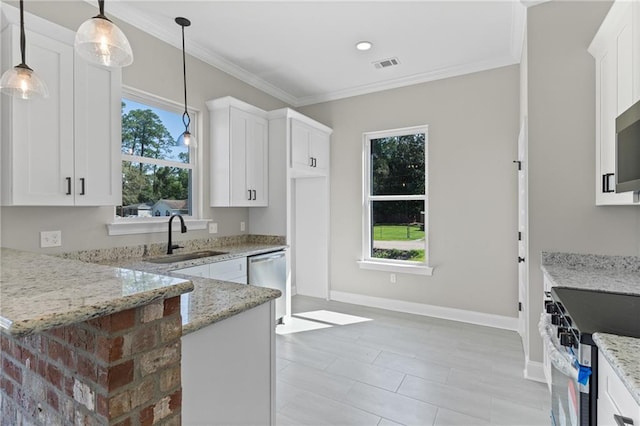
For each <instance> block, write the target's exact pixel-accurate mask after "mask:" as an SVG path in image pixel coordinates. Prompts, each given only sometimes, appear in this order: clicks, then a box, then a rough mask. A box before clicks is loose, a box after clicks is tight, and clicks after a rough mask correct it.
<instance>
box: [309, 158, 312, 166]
mask: <svg viewBox="0 0 640 426" xmlns="http://www.w3.org/2000/svg"><path fill="white" fill-rule="evenodd" d="M309 167H313V157H309Z"/></svg>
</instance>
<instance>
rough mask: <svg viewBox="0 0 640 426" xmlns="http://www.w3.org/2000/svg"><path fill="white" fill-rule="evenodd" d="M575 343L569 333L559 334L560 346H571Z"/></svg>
mask: <svg viewBox="0 0 640 426" xmlns="http://www.w3.org/2000/svg"><path fill="white" fill-rule="evenodd" d="M575 342H576V339H575V337H573V334H571V333H561V334H560V344H561V345H562V346H573V344H574V343H575Z"/></svg>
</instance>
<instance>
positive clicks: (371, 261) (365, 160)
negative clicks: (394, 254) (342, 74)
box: [358, 124, 433, 275]
mask: <svg viewBox="0 0 640 426" xmlns="http://www.w3.org/2000/svg"><path fill="white" fill-rule="evenodd" d="M418 133H424V156H425V159H424V160H425V161H424V165H425V171H424V180H425V182H424V188H425V193H424V194H420V195H372V194H371V192H372V191H371V184H372V182H371V178H372V174H371V140H374V139H381V138H386V137H393V136H404V135H413V134H418ZM362 139H363V144H362V147H363V149H362V256H361V259H360V260H359V261H358V265H359V266H360V268H362V269H372V270H379V271H387V272H400V273H409V274H418V275H432V273H433V268H432V267H431V266H429V262H430V259H431V257H430V254H429V237H430V233H429V216H430V215H429V196H428V194H429V154H428V152H429V126H428V125H426V124H425V125H420V126H411V127H403V128H398V129H391V130H381V131H374V132H364V133H363V134H362ZM415 200H418V201H423V202H424V211H425V215H424V230H425V243H424V259H425V260H424V262H415V261H409V260H397V259H382V258H376V257H372V256H371V252H372V241H373V239H372V236H371V232H372V227H371V225H372V223H371V218H372V214H371V213H372V205H373V202H374V201H415Z"/></svg>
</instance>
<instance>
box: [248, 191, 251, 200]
mask: <svg viewBox="0 0 640 426" xmlns="http://www.w3.org/2000/svg"><path fill="white" fill-rule="evenodd" d="M247 191H249V198H248V200H249V201H251V190H250V189H247Z"/></svg>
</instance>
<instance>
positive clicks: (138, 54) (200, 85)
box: [0, 1, 287, 253]
mask: <svg viewBox="0 0 640 426" xmlns="http://www.w3.org/2000/svg"><path fill="white" fill-rule="evenodd" d="M4 3H7V4H10V5H12V6H17V5H18V3H17V2H4ZM96 4H97V2H96ZM25 10H26V11H27V12H30V13H33V14H35V15H38V16H41V17H43V18H45V19H48V20H49V21H52V22H55V23H57V24H60V25H62V26H65V27H67V28H70V29H72V30H73V31H75V30H76V29H77V28H78V27H79V26H80V24H81V23H82V22H84V21H85V20H86V19H88V18H89V17H91V16H94V15H96V13H97V7H96V5H91V4H88V3H86V2H83V1H72V2H62V1H55V2H53V1H27V2H25ZM107 14H108V2H107ZM115 21H116V23H117V25H118V26H119V27H120V28H121V29H122V30H123V31H124V33H125V34H126V35H127V38H128V39H129V42H130V43H131V47H132V49H133V53H134V58H135V60H134V63H133V65H131V66H129V67H127V68H124V70H123V83H124V84H125V85H127V86H130V87H133V88H135V89H139V90H143V91H146V92H149V93H153V94H155V95H158V96H161V97H163V98H166V99H170V100H173V101H175V102H178V103H182V102H184V94H183V85H182V53H181V50H179V49H176V48H174V47H172V46H170V45H168V44H166V43H164V42H162V41H160V40H158V39H156V38H154V37H152V36H150V35H149V34H147V33H144V32H142V31H140V30H138V29H137V28H134V27H132V26H131V25H128V24H126V23H123V22H121V21H118V20H115ZM167 25H173V26H175V33H176V38H177V39H178V40H180V37H181V33H180V27H179V26H178V25H177V24H175V23H174V22H173V20H170V21H168V22H167ZM186 37H188V31H187V33H186ZM187 79H188V80H187V88H188V90H189V103H190V106H192V107H194V108H196V109H199V110H200V112H201V114H200V117H201V119H202V120H203V124H204V125H203V126H202V129H203V134H201V135H199V138H198V139H199V141H200V147H199V148H198V149H202V150H203V159H204V164H205V167H204V182H205V185H204V203H203V204H204V207H203V214H204V217H205V218H212V219H213V220H214V221H215V222H217V223H218V230H219V233H218V234H216V235H236V234H240V233H241V232H240V222H241V221H244V222H246V223H247V224H248V223H249V215H248V210H247V209H246V208H217V209H212V208H210V207H207V206H208V205H209V185H208V184H207V183H206V182H207V181H208V179H209V169H208V167H206V163H207V159H208V158H209V150H208V139H209V119H208V113H207V107H206V105H205V102H206V101H207V100H209V99H214V98H218V97H221V96H227V95H231V96H234V97H236V98H238V99H241V100H243V101H245V102H249V103H251V104H254V105H256V106H258V107H260V108H263V109H266V110H270V109H277V108H281V107H284V106H287V105H286V104H285V103H283V102H281V101H279V100H277V99H275V98H273V97H271V96H269V95H267V94H265V93H264V92H261V91H260V90H257V89H255V88H253V87H251V86H249V85H247V84H245V83H243V82H241V81H239V80H237V79H235V78H233V77H231V76H229V75H228V74H225V73H224V72H222V71H220V70H218V69H217V68H214V67H212V66H210V65H207V64H206V63H204V62H202V61H200V60H198V59H195V58H193V57H189V56H188V57H187ZM0 212H1V220H2V228H1V233H0V235H1V236H2V240H1V245H2V246H4V247H13V248H19V249H24V250H30V251H43V252H46V253H54V252H59V251H73V250H80V249H89V248H103V247H119V246H125V245H129V244H142V243H149V242H163V241H165V240H166V235H165V233H155V234H141V235H131V236H112V237H110V236H108V235H107V231H106V226H105V224H106V223H109V222H112V221H113V215H114V211H113V208H111V207H102V208H97V207H92V208H89V207H2V208H0ZM43 230H61V231H62V242H63V246H62V247H60V248H53V249H52V248H49V249H40V248H39V241H40V240H39V232H40V231H43ZM248 231H250V230H248ZM208 236H209V234H208V233H207V231H189V232H188V233H187V234H185V235H176V238H177V239H184V238H186V239H191V238H203V237H208Z"/></svg>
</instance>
